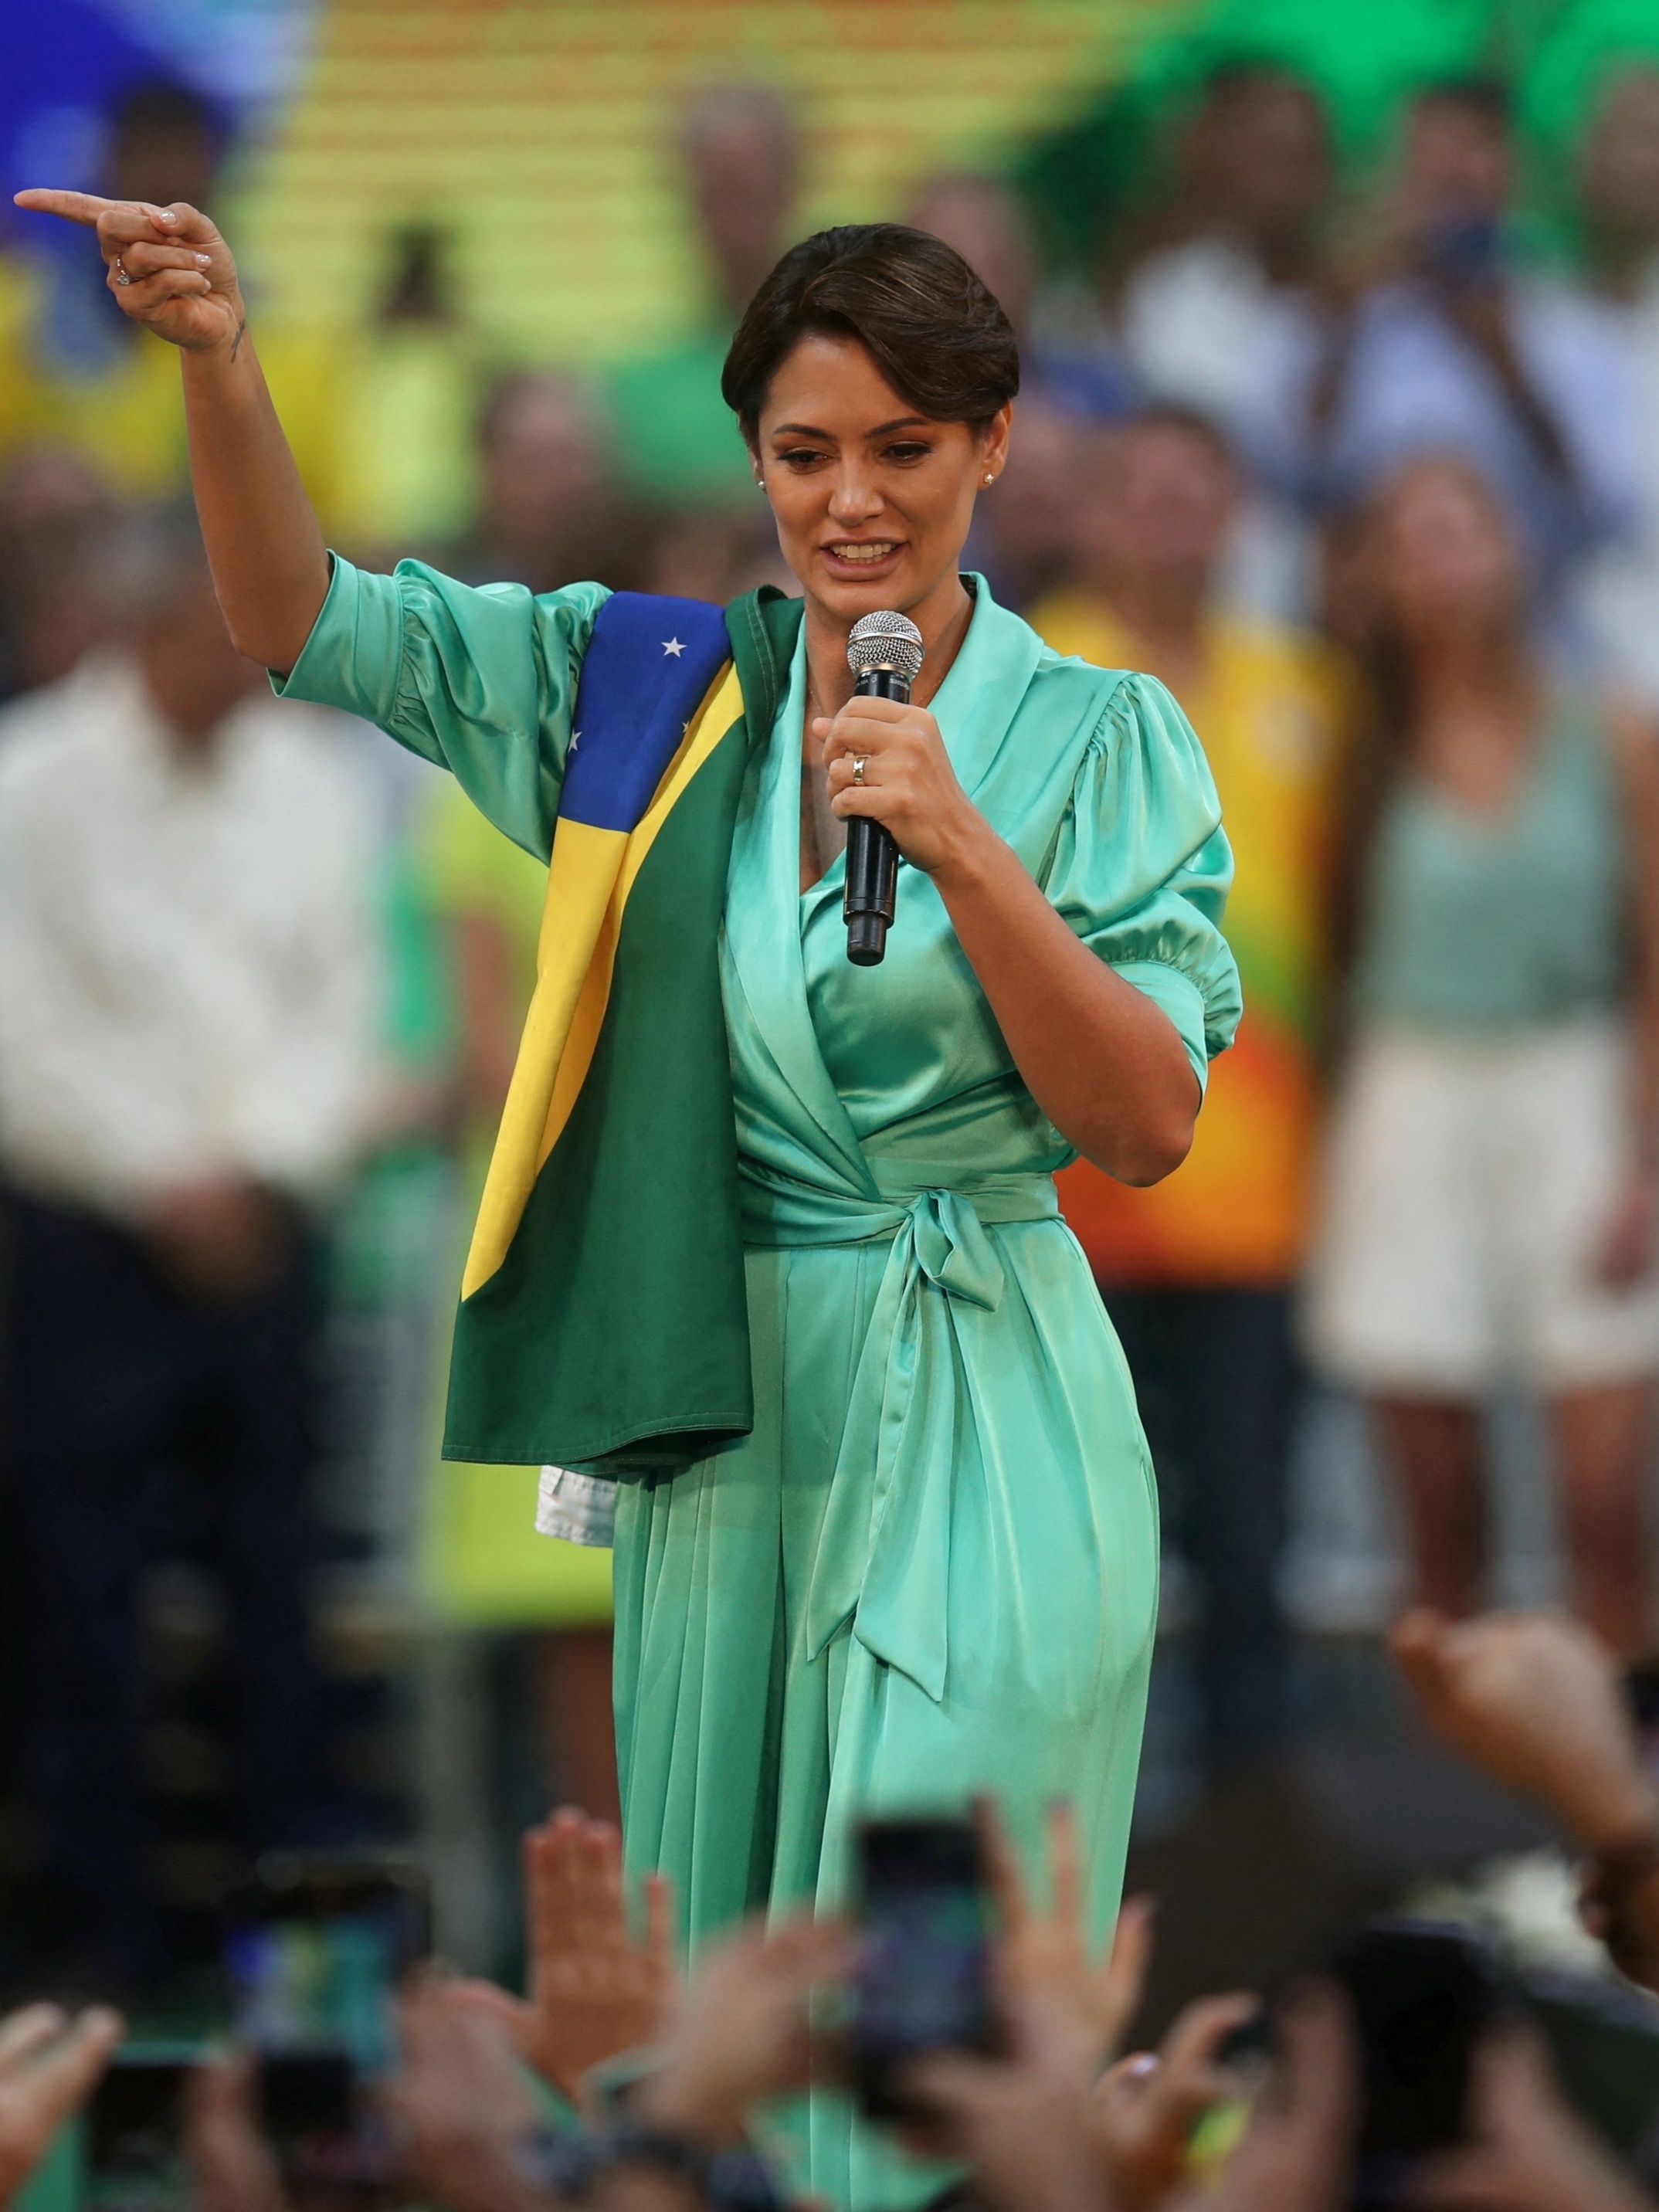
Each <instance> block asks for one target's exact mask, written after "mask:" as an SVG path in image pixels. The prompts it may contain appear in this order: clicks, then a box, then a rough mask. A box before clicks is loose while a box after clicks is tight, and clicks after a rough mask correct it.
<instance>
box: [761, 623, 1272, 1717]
mask: <svg viewBox="0 0 1659 2212" xmlns="http://www.w3.org/2000/svg"><path fill="white" fill-rule="evenodd" d="M1103 692H1106V693H1107V695H1108V696H1113V695H1115V694H1116V693H1121V694H1122V695H1124V696H1121V698H1119V699H1118V700H1117V703H1116V708H1115V712H1114V711H1113V710H1112V709H1111V708H1109V707H1108V708H1105V709H1104V710H1103ZM1034 695H1035V696H1034ZM931 703H932V710H933V714H934V715H935V718H936V719H937V720H938V721H939V727H940V730H941V733H942V734H943V736H944V738H945V744H946V747H947V750H949V751H950V753H951V761H952V765H953V766H954V767H955V769H956V771H957V775H958V777H959V778H960V779H961V781H962V783H963V787H964V789H965V790H966V791H967V793H968V795H969V798H970V799H974V800H975V804H977V805H980V806H981V809H982V811H985V813H986V814H987V817H989V818H990V820H991V822H992V823H993V825H994V827H995V828H997V829H999V830H1000V831H1001V832H1002V834H1003V835H1004V836H1006V837H1007V838H1008V840H1009V842H1011V843H1012V845H1013V846H1014V848H1015V849H1016V851H1018V854H1019V855H1020V857H1021V859H1022V860H1024V862H1025V864H1026V866H1027V867H1028V868H1029V869H1030V871H1031V872H1032V874H1033V875H1034V876H1036V878H1038V880H1039V881H1041V882H1042V883H1043V884H1044V886H1045V888H1046V889H1047V890H1048V892H1049V896H1051V898H1053V899H1054V902H1055V903H1056V904H1057V905H1059V906H1060V908H1061V910H1062V912H1065V913H1066V915H1067V919H1068V920H1070V921H1072V922H1073V927H1077V928H1079V933H1080V934H1082V935H1084V936H1085V937H1086V938H1087V939H1089V941H1091V943H1093V944H1094V945H1096V946H1097V949H1098V950H1099V951H1101V952H1102V954H1103V957H1106V958H1108V959H1109V960H1111V961H1112V963H1113V964H1114V965H1115V966H1116V967H1118V968H1119V969H1120V970H1121V971H1122V972H1124V973H1125V974H1127V975H1128V976H1129V979H1130V980H1131V981H1135V982H1137V983H1138V984H1139V986H1140V987H1142V988H1143V989H1147V990H1149V991H1150V993H1151V994H1152V996H1153V997H1155V998H1156V999H1158V1001H1159V1003H1160V1004H1162V1005H1163V1006H1164V1008H1165V1011H1166V1012H1170V1014H1171V1016H1172V1018H1174V1019H1175V1020H1176V1025H1177V1027H1178V1028H1179V1029H1180V1030H1182V1036H1183V1038H1184V1040H1185V1042H1186V1043H1187V1045H1188V1050H1189V1052H1190V1053H1191V1054H1192V1057H1193V1060H1194V1067H1195V1068H1196V1069H1197V1070H1198V1071H1199V1073H1200V1080H1201V1079H1202V1072H1203V1070H1204V1068H1205V1066H1206V1064H1207V1058H1208V1054H1209V1053H1210V1052H1211V1051H1212V1050H1213V1049H1214V1048H1215V1047H1216V1046H1217V1045H1218V1043H1220V1042H1225V1039H1226V1038H1227V1036H1229V1035H1230V1034H1231V1022H1232V1020H1233V1019H1234V1018H1236V1012H1237V995H1236V994H1237V981H1236V976H1235V975H1234V972H1233V969H1232V963H1231V956H1230V955H1229V953H1228V952H1227V950H1226V947H1225V944H1224V943H1223V941H1222V939H1221V938H1220V936H1219V934H1218V931H1217V928H1216V917H1217V916H1218V911H1219V907H1220V902H1221V899H1222V896H1224V895H1225V887H1226V884H1227V880H1228V874H1229V860H1228V855H1227V852H1226V848H1225V842H1223V840H1222V839H1221V838H1220V836H1219V835H1218V829H1217V824H1218V818H1219V810H1218V806H1217V804H1216V801H1215V799H1214V795H1213V791H1212V787H1211V785H1210V780H1209V775H1208V770H1207V768H1206V764H1205V763H1204V761H1203V757H1202V755H1201V753H1200V751H1199V750H1198V747H1197V744H1196V741H1195V740H1194V738H1192V736H1191V733H1190V732H1189V731H1188V729H1187V726H1186V724H1185V722H1184V720H1182V718H1181V716H1180V712H1179V709H1178V708H1175V707H1174V704H1173V702H1171V701H1170V700H1169V698H1168V695H1167V694H1164V693H1162V691H1161V688H1160V687H1158V686H1156V685H1154V684H1151V683H1150V682H1149V681H1148V680H1147V679H1144V678H1135V677H1125V678H1121V680H1120V681H1119V682H1118V683H1117V684H1115V686H1110V687H1109V686H1108V685H1107V684H1103V680H1102V678H1101V674H1100V671H1096V670H1093V669H1085V666H1084V665H1083V664H1081V663H1077V662H1073V663H1069V664H1064V663H1060V662H1058V661H1057V660H1056V659H1055V657H1054V655H1052V654H1050V653H1048V651H1047V649H1046V648H1045V647H1043V646H1042V643H1041V641H1039V640H1038V639H1037V637H1036V635H1035V633H1034V632H1032V631H1031V630H1030V629H1029V628H1028V627H1027V626H1026V625H1025V624H1024V623H1022V622H1020V621H1019V620H1018V617H1014V616H1012V615H1010V614H1009V613H1007V612H1006V610H1004V609H1002V608H1000V607H998V606H997V605H995V604H994V602H993V601H992V600H991V599H989V596H988V594H987V593H986V592H984V590H983V587H982V586H980V587H979V590H978V594H977V604H976V605H975V612H974V615H973V618H972V620H971V622H970V623H969V630H968V635H967V637H966V639H965V641H964V642H963V647H962V650H961V652H960V653H959V654H958V657H957V661H956V662H955V664H954V665H953V666H952V667H951V671H950V672H949V673H948V675H947V676H946V678H945V682H944V684H942V685H941V687H940V689H939V693H938V694H937V695H936V696H935V698H934V699H933V702H931ZM805 708H806V667H805V638H804V636H803V638H802V640H801V641H800V643H799V645H798V647H797V649H796V653H795V658H794V662H793V667H792V670H791V680H790V683H789V684H788V687H787V692H786V694H785V696H784V697H783V700H782V702H781V707H780V709H779V713H778V716H777V720H776V723H775V727H774V732H773V742H772V744H771V745H770V746H769V748H767V749H766V750H765V751H764V753H763V755H762V756H761V757H759V758H758V759H757V762H756V763H755V764H754V766H753V769H752V770H751V774H750V788H749V789H748V791H747V792H746V793H745V797H744V806H743V809H742V811H741V812H740V815H739V819H738V829H737V833H736V836H735V838H734V841H733V848H732V862H731V871H730V875H729V878H728V889H727V901H726V943H725V947H724V957H723V963H722V975H723V982H724V989H725V998H726V1026H727V1034H728V1037H729V1040H730V1045H731V1052H732V1073H733V1090H734V1094H735V1099H736V1106H737V1115H738V1159H739V1172H740V1177H741V1186H742V1191H743V1198H744V1238H745V1241H746V1242H748V1243H752V1244H755V1245H760V1246H768V1245H782V1246H801V1245H818V1244H848V1243H861V1242H865V1241H877V1240H879V1241H882V1242H886V1243H890V1252H889V1255H888V1258H887V1261H886V1265H885V1267H884V1271H883V1274H882V1279H881V1283H880V1287H879V1290H878V1293H877V1296H876V1300H875V1305H874V1309H873V1311H872V1316H871V1319H870V1322H869V1326H868V1329H867V1333H866V1340H865V1343H864V1346H863V1349H862V1352H861V1353H860V1357H859V1358H858V1361H857V1364H856V1367H855V1369H854V1375H853V1378H852V1387H851V1393H850V1396H849V1400H848V1408H847V1417H846V1425H845V1427H844V1430H843V1431H842V1437H841V1440H840V1449H839V1452H838V1454H837V1460H836V1471H835V1476H834V1480H833V1483H832V1486H831V1489H830V1494H829V1504H828V1507H827V1510H826V1516H825V1522H824V1528H823V1541H822V1544H821V1547H820V1550H819V1556H818V1559H817V1567H816V1570H815V1571H814V1573H813V1576H812V1579H811V1587H810V1593H809V1596H808V1601H807V1615H806V1644H807V1650H808V1652H809V1655H810V1654H813V1653H816V1652H818V1651H821V1650H823V1647H824V1646H825V1645H826V1644H828V1642H829V1639H830V1638H831V1637H832V1636H833V1635H834V1634H835V1633H836V1631H837V1630H838V1629H839V1628H841V1627H842V1626H843V1625H846V1624H848V1623H852V1624H853V1625H854V1628H855V1632H856V1633H857V1636H858V1638H859V1639H860V1642H861V1643H862V1644H865V1645H866V1647H867V1648H868V1649H869V1650H871V1651H872V1653H873V1654H874V1655H875V1656H877V1657H878V1658H879V1659H881V1660H882V1661H884V1662H885V1663H887V1664H889V1665H890V1666H893V1667H896V1668H899V1669H900V1670H901V1671H902V1673H904V1674H907V1675H908V1676H909V1677H910V1679H911V1680H914V1681H915V1683H916V1684H917V1685H918V1686H920V1687H921V1688H922V1689H923V1690H925V1691H926V1692H927V1694H928V1695H929V1696H931V1697H933V1698H934V1699H939V1698H940V1697H942V1696H943V1694H944V1690H945V1679H946V1670H947V1658H948V1651H947V1634H946V1626H945V1607H944V1605H943V1603H942V1602H940V1601H938V1599H939V1594H942V1593H943V1591H944V1590H945V1585H946V1577H947V1569H948V1551H949V1525H950V1514H951V1472H952V1465H953V1461H954V1457H955V1455H956V1450H957V1438H956V1435H955V1427H956V1421H957V1413H958V1393H957V1388H956V1384H957V1377H958V1376H960V1375H961V1374H962V1373H963V1371H964V1370H971V1369H972V1368H973V1367H974V1366H975V1365H977V1364H981V1360H980V1359H979V1358H976V1356H975V1355H976V1353H977V1352H979V1350H980V1349H981V1345H978V1344H975V1342H974V1340H981V1342H982V1341H983V1340H989V1342H991V1343H994V1340H995V1336H996V1334H997V1332H996V1330H995V1325H994V1321H991V1320H990V1319H989V1317H991V1316H994V1315H995V1314H996V1312H997V1310H998V1309H999V1307H1000V1304H1001V1303H1002V1301H1003V1298H1004V1297H1005V1295H1012V1296H1014V1297H1022V1298H1023V1299H1024V1302H1025V1303H1026V1304H1030V1296H1031V1292H1032V1289H1033V1286H1032V1285H1030V1284H1024V1283H1021V1282H1020V1281H1019V1280H1018V1257H1017V1254H1016V1252H1015V1250H1013V1249H1011V1248H1009V1247H1008V1246H1007V1244H1006V1242H1005V1241H1004V1240H1001V1239H1000V1238H998V1237H995V1236H994V1235H993V1234H987V1230H994V1228H995V1226H996V1225H1000V1224H1004V1223H1012V1222H1032V1221H1052V1222H1054V1233H1055V1234H1056V1235H1058V1236H1062V1237H1067V1239H1068V1241H1069V1232H1067V1231H1065V1230H1064V1229H1063V1228H1062V1227H1061V1226H1060V1223H1059V1219H1058V1207H1057V1205H1056V1201H1055V1196H1054V1182H1053V1179H1052V1178H1053V1175H1054V1170H1055V1169H1056V1168H1059V1167H1062V1166H1064V1165H1066V1164H1067V1163H1068V1162H1069V1161H1070V1159H1071V1158H1073V1157H1074V1156H1073V1152H1072V1151H1071V1149H1070V1147H1069V1146H1067V1145H1066V1141H1065V1139H1063V1138H1062V1137H1061V1136H1060V1134H1059V1133H1058V1132H1057V1131H1056V1130H1055V1129H1054V1127H1053V1126H1052V1124H1050V1123H1049V1121H1048V1119H1047V1117H1046V1116H1045V1115H1043V1114H1042V1109H1040V1108H1039V1107H1038V1106H1037V1104H1036V1101H1035V1100H1034V1099H1033V1098H1032V1097H1031V1095H1030V1091H1027V1089H1026V1088H1025V1085H1024V1082H1023V1081H1022V1080H1021V1079H1020V1076H1019V1074H1018V1071H1017V1069H1016V1068H1015V1066H1014V1065H1013V1062H1012V1058H1011V1056H1010V1054H1009V1052H1008V1048H1007V1047H1006V1043H1005V1042H1003V1039H1002V1036H1001V1033H1000V1030H999V1029H998V1027H997V1024H996V1022H995V1019H994V1017H993V1015H992V1013H991V1010H990V1008H989V1006H988V1005H987V1002H986V1000H985V997H984V994H983V993H982V992H981V989H980V987H979V985H978V981H977V979H976V978H975V975H974V973H973V970H972V969H971V968H970V967H969V963H968V962H967V960H966V958H965V957H964V956H963V952H962V951H961V948H960V946H959V945H958V944H957V940H956V937H955V933H954V932H953V930H952V929H951V923H950V918H949V916H948V915H947V914H946V912H945V906H944V902H943V901H942V900H941V899H940V897H939V894H938V893H937V892H936V891H935V890H934V889H933V884H931V882H930V881H929V880H928V878H927V877H926V876H925V875H923V874H922V873H921V872H919V871H917V870H915V869H911V868H902V869H901V872H900V880H899V902H898V919H897V921H896V924H895V927H894V928H893V930H892V932H891V933H890V936H889V939H888V950H887V957H886V959H885V961H884V963H882V964H881V965H880V966H879V967H877V968H873V969H868V968H858V967H854V965H852V964H851V963H849V962H848V958H847V939H846V927H845V924H844V922H843V921H842V911H841V905H842V887H843V881H844V872H845V863H844V856H842V857H838V858H837V859H836V860H835V861H834V863H833V864H832V865H831V866H830V867H829V870H828V871H827V872H826V873H825V874H824V876H823V878H821V880H820V881H819V882H818V883H817V884H815V885H814V886H813V887H812V889H811V890H809V891H807V892H806V893H805V894H802V893H801V892H800V890H799V860H800V847H799V822H800V777H801V744H800V736H801V731H802V728H803V723H804V717H805ZM1160 754H1162V756H1163V757H1160ZM1114 817H1115V823H1116V825H1117V828H1118V834H1117V836H1116V837H1114V836H1113V835H1112V824H1113V820H1114ZM1129 829H1133V831H1135V832H1137V833H1138V834H1137V835H1135V836H1129V835H1127V834H1125V832H1126V831H1127V830H1129ZM1011 1269H1012V1271H1013V1272H1014V1273H1015V1276H1016V1280H1015V1281H1014V1282H1013V1284H1012V1285H1010V1284H1009V1282H1008V1280H1007V1276H1008V1273H1009V1272H1010V1270H1011ZM928 1290H931V1291H934V1292H939V1293H942V1294H943V1295H942V1296H932V1297H930V1296H928V1295H927V1294H926V1292H927V1291H928ZM1055 1356H1056V1357H1057V1358H1063V1357H1064V1356H1065V1352H1064V1347H1062V1346H1056V1347H1055ZM930 1594H931V1600H932V1601H930Z"/></svg>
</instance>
